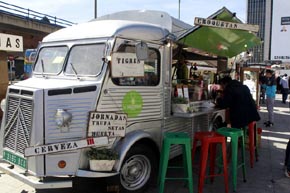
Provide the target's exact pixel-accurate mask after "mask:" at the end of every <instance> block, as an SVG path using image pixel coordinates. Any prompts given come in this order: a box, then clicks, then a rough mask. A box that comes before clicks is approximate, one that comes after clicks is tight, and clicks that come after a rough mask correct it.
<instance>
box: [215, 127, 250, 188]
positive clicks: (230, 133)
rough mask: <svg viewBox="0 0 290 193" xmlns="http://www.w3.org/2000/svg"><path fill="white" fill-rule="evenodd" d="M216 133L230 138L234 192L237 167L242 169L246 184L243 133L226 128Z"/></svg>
mask: <svg viewBox="0 0 290 193" xmlns="http://www.w3.org/2000/svg"><path fill="white" fill-rule="evenodd" d="M217 133H219V134H221V135H223V136H225V137H230V138H231V146H232V152H231V153H232V176H233V189H234V191H236V189H237V169H238V167H242V169H243V179H244V182H246V163H245V137H244V131H243V130H242V129H237V128H228V127H222V128H219V129H217ZM239 138H241V139H242V143H241V144H242V162H241V164H240V165H238V149H239V146H238V143H239Z"/></svg>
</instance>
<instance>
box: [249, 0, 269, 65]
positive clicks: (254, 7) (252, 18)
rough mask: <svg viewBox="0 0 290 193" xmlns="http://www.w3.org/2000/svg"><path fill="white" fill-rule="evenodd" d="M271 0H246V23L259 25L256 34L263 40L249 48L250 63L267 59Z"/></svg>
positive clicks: (262, 61) (257, 62)
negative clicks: (250, 52)
mask: <svg viewBox="0 0 290 193" xmlns="http://www.w3.org/2000/svg"><path fill="white" fill-rule="evenodd" d="M271 1H272V0H248V3H247V23H249V24H255V25H259V26H260V30H259V32H258V36H259V37H260V38H261V40H262V41H263V43H262V44H261V45H260V46H256V47H254V48H253V49H251V51H252V52H253V58H252V59H251V60H250V63H254V64H259V63H264V61H267V60H269V54H270V53H269V48H270V42H271V40H270V39H271V38H270V34H271V33H270V28H271V27H270V26H271V4H272V2H271Z"/></svg>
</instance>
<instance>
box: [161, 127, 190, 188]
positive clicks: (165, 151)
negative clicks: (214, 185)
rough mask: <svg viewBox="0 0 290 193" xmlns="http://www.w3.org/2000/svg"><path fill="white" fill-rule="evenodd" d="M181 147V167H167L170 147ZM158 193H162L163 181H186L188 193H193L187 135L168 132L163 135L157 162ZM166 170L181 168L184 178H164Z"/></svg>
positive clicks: (188, 138)
mask: <svg viewBox="0 0 290 193" xmlns="http://www.w3.org/2000/svg"><path fill="white" fill-rule="evenodd" d="M171 145H182V150H183V167H176V166H175V167H170V166H168V160H169V154H170V146H171ZM159 164H160V165H159V178H158V183H159V193H163V191H164V185H165V180H187V182H188V188H189V192H190V193H193V178H192V161H191V138H190V137H189V135H188V134H187V133H181V132H170V133H164V137H163V144H162V150H161V156H160V162H159ZM168 168H183V169H184V170H185V175H186V177H183V178H169V177H166V173H167V169H168Z"/></svg>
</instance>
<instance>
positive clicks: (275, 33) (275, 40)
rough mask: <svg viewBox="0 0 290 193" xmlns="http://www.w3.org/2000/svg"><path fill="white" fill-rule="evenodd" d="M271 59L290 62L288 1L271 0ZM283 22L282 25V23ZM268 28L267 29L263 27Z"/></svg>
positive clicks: (289, 4) (289, 3)
mask: <svg viewBox="0 0 290 193" xmlns="http://www.w3.org/2000/svg"><path fill="white" fill-rule="evenodd" d="M272 10H273V16H272V36H271V37H272V40H271V60H281V61H282V62H286V63H289V62H290V1H289V0H275V1H273V9H272ZM282 24H283V25H282ZM265 30H269V29H265Z"/></svg>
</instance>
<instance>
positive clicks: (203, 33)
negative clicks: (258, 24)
mask: <svg viewBox="0 0 290 193" xmlns="http://www.w3.org/2000/svg"><path fill="white" fill-rule="evenodd" d="M209 18H210V19H215V20H219V21H226V22H234V23H240V24H242V22H241V21H240V20H239V19H238V18H236V17H235V14H233V13H231V12H230V11H229V10H228V9H227V8H225V7H224V8H222V9H221V10H219V11H218V12H216V13H215V14H213V15H212V16H210V17H209ZM178 41H179V42H180V43H181V44H184V45H185V46H189V47H193V48H196V49H199V50H202V51H204V52H208V53H209V54H212V55H217V56H222V57H228V58H230V57H233V56H236V55H238V54H240V53H241V52H244V51H247V50H248V49H250V48H252V47H254V46H256V45H259V44H261V40H260V38H259V37H257V35H256V34H255V33H254V32H252V31H246V30H241V29H228V28H220V27H209V26H195V27H193V28H192V29H190V30H189V31H187V32H186V33H184V34H182V35H181V36H180V37H178Z"/></svg>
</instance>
